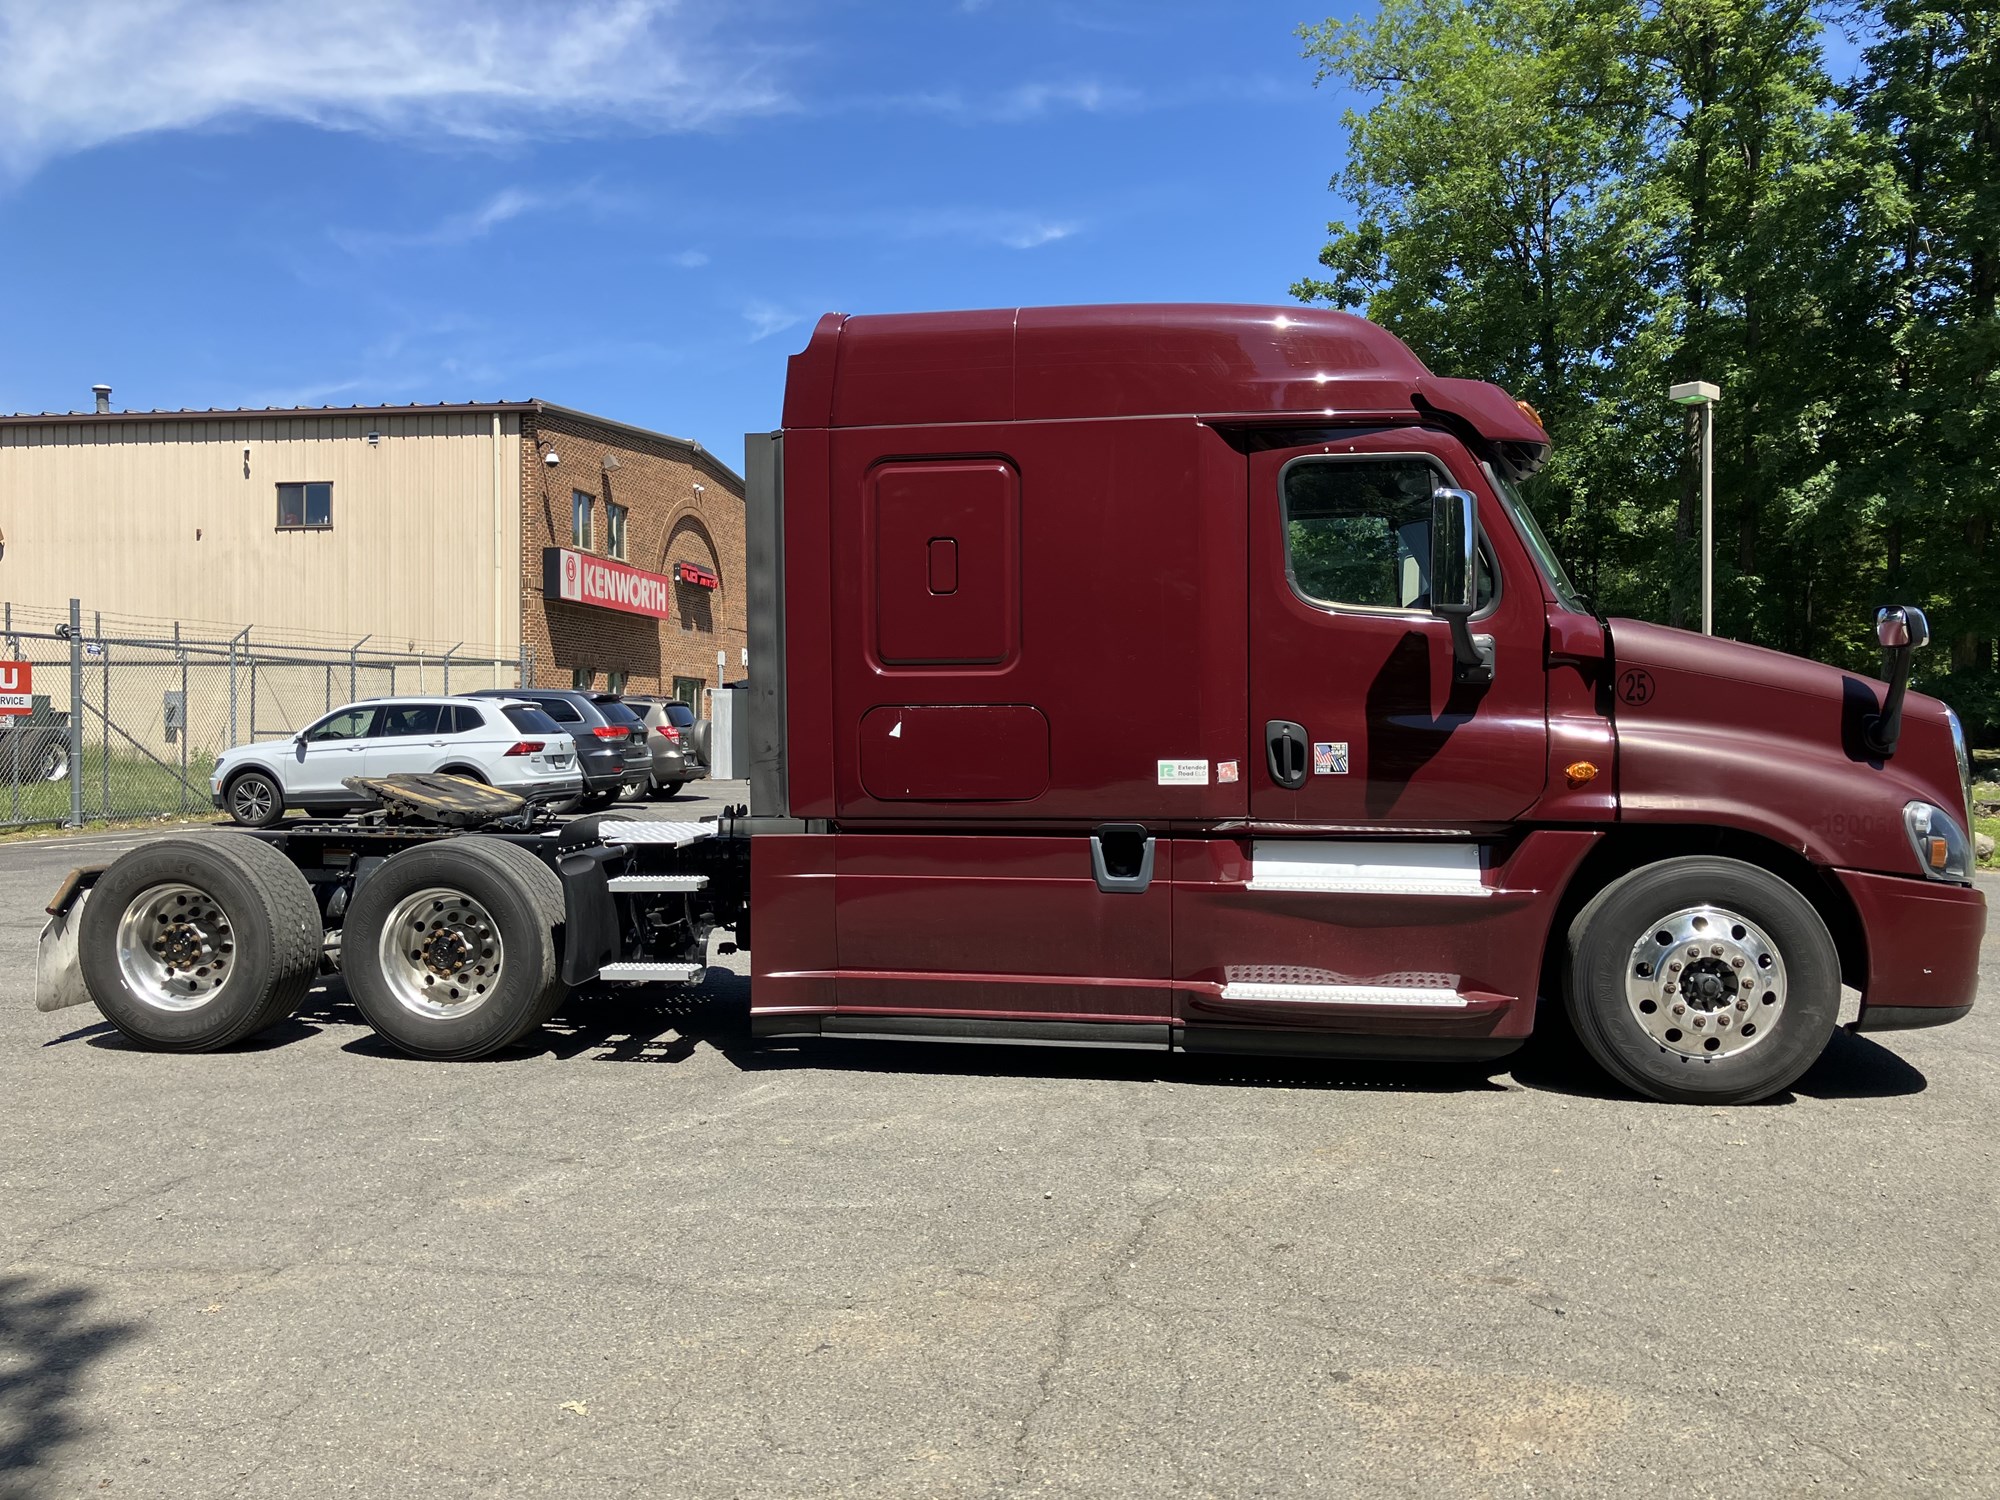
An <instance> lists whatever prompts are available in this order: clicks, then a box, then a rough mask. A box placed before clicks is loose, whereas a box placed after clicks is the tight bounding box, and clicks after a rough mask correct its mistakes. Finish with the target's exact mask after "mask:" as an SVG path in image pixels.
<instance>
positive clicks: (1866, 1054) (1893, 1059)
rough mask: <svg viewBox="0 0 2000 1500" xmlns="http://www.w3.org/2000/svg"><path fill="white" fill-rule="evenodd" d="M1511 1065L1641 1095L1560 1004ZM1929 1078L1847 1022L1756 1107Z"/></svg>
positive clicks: (1538, 1076)
mask: <svg viewBox="0 0 2000 1500" xmlns="http://www.w3.org/2000/svg"><path fill="white" fill-rule="evenodd" d="M1508 1061H1509V1063H1510V1064H1511V1067H1510V1069H1509V1071H1511V1072H1512V1074H1513V1076H1514V1081H1515V1082H1516V1083H1518V1084H1520V1085H1521V1086H1522V1087H1524V1088H1530V1089H1535V1090H1537V1091H1538V1092H1542V1093H1551V1094H1568V1095H1570V1096H1572V1097H1575V1098H1583V1099H1623V1100H1636V1099H1637V1098H1638V1097H1639V1096H1638V1095H1636V1094H1634V1093H1632V1092H1630V1091H1629V1090H1627V1089H1626V1088H1624V1087H1623V1086H1622V1085H1620V1084H1618V1083H1616V1082H1614V1081H1613V1080H1612V1079H1611V1078H1609V1077H1608V1076H1606V1074H1605V1073H1604V1071H1603V1070H1602V1069H1600V1068H1599V1067H1598V1066H1597V1064H1596V1063H1595V1062H1593V1061H1592V1060H1591V1058H1590V1055H1589V1054H1588V1053H1586V1052H1585V1051H1584V1050H1583V1044H1582V1043H1581V1042H1579V1041H1578V1040H1577V1039H1576V1033H1575V1032H1573V1031H1571V1030H1570V1027H1569V1023H1568V1020H1567V1018H1565V1017H1564V1016H1563V1015H1562V1013H1561V1008H1560V1007H1551V1006H1549V1005H1548V1004H1547V1003H1544V1004H1543V1006H1542V1008H1541V1011H1540V1014H1539V1015H1538V1016H1537V1017H1536V1027H1535V1034H1534V1035H1533V1036H1532V1037H1530V1038H1529V1040H1528V1045H1527V1046H1525V1047H1523V1048H1522V1049H1521V1050H1520V1051H1519V1052H1518V1053H1516V1054H1515V1055H1514V1056H1513V1057H1512V1058H1511V1059H1509V1060H1508ZM1929 1087H1930V1079H1929V1078H1927V1077H1925V1076H1924V1073H1923V1072H1922V1070H1921V1069H1919V1068H1917V1067H1915V1066H1914V1065H1913V1064H1911V1063H1909V1062H1907V1061H1905V1060H1904V1059H1903V1058H1902V1057H1900V1056H1898V1055H1897V1054H1896V1053H1894V1052H1892V1051H1890V1050H1889V1049H1888V1048H1887V1047H1884V1046H1883V1045H1882V1044H1881V1043H1880V1042H1877V1041H1875V1040H1874V1039H1873V1038H1872V1037H1867V1036H1863V1035H1860V1034H1859V1033H1857V1032H1852V1031H1849V1030H1847V1029H1846V1028H1844V1027H1842V1028H1838V1029H1836V1030H1835V1031H1834V1033H1833V1036H1832V1038H1831V1040H1829V1041H1828V1042H1827V1044H1826V1050H1825V1051H1824V1052H1822V1053H1821V1054H1820V1055H1819V1060H1818V1061H1816V1062H1815V1063H1814V1064H1813V1065H1812V1066H1811V1067H1810V1068H1808V1069H1806V1071H1805V1072H1804V1073H1803V1074H1802V1075H1801V1076H1800V1078H1799V1080H1798V1082H1796V1083H1794V1084H1793V1085H1792V1086H1791V1087H1790V1088H1788V1089H1782V1090H1780V1091H1779V1092H1778V1093H1775V1094H1773V1095H1771V1097H1770V1098H1768V1099H1762V1100H1759V1101H1758V1103H1757V1105H1756V1106H1754V1107H1756V1108H1760V1109H1761V1108H1768V1107H1770V1106H1773V1105H1782V1104H1790V1103H1793V1102H1795V1101H1796V1100H1798V1099H1799V1098H1801V1097H1804V1098H1807V1099H1898V1098H1903V1097H1906V1096H1908V1095H1910V1094H1921V1093H1922V1092H1923V1091H1924V1090H1925V1089H1927V1088H1929Z"/></svg>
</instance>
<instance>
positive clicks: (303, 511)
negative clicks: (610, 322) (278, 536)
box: [278, 483, 333, 531]
mask: <svg viewBox="0 0 2000 1500" xmlns="http://www.w3.org/2000/svg"><path fill="white" fill-rule="evenodd" d="M332 529H333V485H332V484H331V483H325V484H317V483H315V484H281V485H279V486H278V530H280V531H331V530H332Z"/></svg>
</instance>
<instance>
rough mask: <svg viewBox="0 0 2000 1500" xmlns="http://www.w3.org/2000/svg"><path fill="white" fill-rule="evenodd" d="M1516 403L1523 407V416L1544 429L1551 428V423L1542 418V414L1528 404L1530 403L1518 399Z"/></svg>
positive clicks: (1545, 430)
mask: <svg viewBox="0 0 2000 1500" xmlns="http://www.w3.org/2000/svg"><path fill="white" fill-rule="evenodd" d="M1514 404H1515V405H1516V406H1518V407H1520V408H1521V415H1522V416H1524V417H1526V418H1527V419H1528V420H1529V421H1530V422H1533V423H1534V424H1535V425H1536V426H1537V427H1539V428H1541V429H1542V431H1544V432H1547V431H1548V430H1549V424H1548V423H1546V422H1544V421H1543V420H1542V414H1541V413H1540V412H1538V411H1536V410H1535V409H1534V407H1532V406H1530V405H1528V403H1527V402H1525V401H1516V402H1515V403H1514Z"/></svg>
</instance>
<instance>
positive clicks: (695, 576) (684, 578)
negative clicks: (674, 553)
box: [675, 562, 722, 589]
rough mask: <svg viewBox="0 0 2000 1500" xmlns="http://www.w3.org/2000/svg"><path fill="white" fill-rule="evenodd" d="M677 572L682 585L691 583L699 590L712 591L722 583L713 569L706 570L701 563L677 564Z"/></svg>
mask: <svg viewBox="0 0 2000 1500" xmlns="http://www.w3.org/2000/svg"><path fill="white" fill-rule="evenodd" d="M675 570H676V571H677V572H678V573H679V574H680V580H681V582H682V583H691V584H693V585H694V586H695V587H696V588H698V589H712V588H715V587H716V586H717V585H718V584H720V583H721V582H722V580H721V578H719V577H717V576H716V572H715V570H714V569H713V568H704V567H703V566H702V565H701V564H700V563H691V562H684V563H677V564H675Z"/></svg>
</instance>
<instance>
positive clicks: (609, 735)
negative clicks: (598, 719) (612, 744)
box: [590, 724, 625, 740]
mask: <svg viewBox="0 0 2000 1500" xmlns="http://www.w3.org/2000/svg"><path fill="white" fill-rule="evenodd" d="M590 732H591V733H592V734H594V735H596V736H597V737H598V738H599V739H600V740H622V739H624V738H625V726H624V725H623V724H599V725H598V726H597V727H596V728H595V729H593V730H591V731H590Z"/></svg>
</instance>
